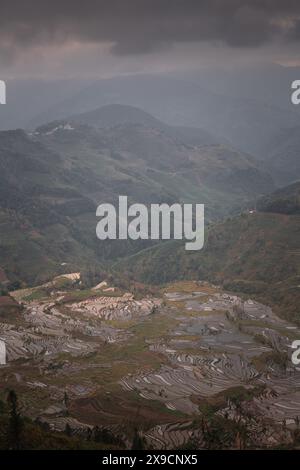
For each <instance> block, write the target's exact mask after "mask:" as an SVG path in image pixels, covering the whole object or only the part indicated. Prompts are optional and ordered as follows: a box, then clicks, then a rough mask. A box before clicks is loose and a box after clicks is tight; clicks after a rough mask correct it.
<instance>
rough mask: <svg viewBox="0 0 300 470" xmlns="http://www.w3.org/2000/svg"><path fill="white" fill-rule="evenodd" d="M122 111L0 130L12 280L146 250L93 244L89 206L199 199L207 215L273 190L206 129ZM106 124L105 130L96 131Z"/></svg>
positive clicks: (5, 252) (4, 234)
mask: <svg viewBox="0 0 300 470" xmlns="http://www.w3.org/2000/svg"><path fill="white" fill-rule="evenodd" d="M126 109H127V107H126ZM125 111H126V110H125ZM125 111H124V110H123V114H122V115H120V110H119V108H117V110H116V108H115V107H113V109H110V107H108V109H107V107H106V109H104V110H103V109H102V110H98V111H95V112H94V113H92V116H90V115H89V116H87V115H84V119H85V120H86V121H88V122H89V125H87V124H86V123H84V122H83V123H80V122H79V121H77V120H76V119H75V118H74V121H71V122H54V123H50V124H48V125H45V126H43V127H41V128H39V129H37V131H36V132H34V133H32V134H27V133H25V132H24V131H22V130H17V131H6V132H0V170H1V171H0V196H1V199H0V268H1V269H2V270H4V272H5V275H6V276H7V277H8V279H9V281H10V282H15V281H21V282H25V283H26V284H36V283H41V282H43V281H46V280H48V279H49V278H50V277H52V276H53V275H55V274H59V273H61V272H64V271H68V272H70V271H71V270H79V269H80V270H82V271H84V270H85V269H91V268H93V267H94V266H96V268H97V269H102V265H103V263H104V264H106V263H107V262H111V261H113V260H116V259H119V258H122V257H124V256H128V255H132V254H134V253H136V252H138V251H140V250H142V249H144V248H149V247H151V243H150V242H146V241H143V242H131V241H126V240H125V241H112V242H110V241H106V242H105V243H104V242H102V243H101V242H99V240H97V238H96V236H95V228H96V224H97V219H96V216H95V211H96V207H97V206H98V205H99V204H100V203H103V202H113V203H116V202H117V199H118V196H119V195H127V196H128V198H129V203H133V202H140V203H145V204H150V203H156V202H158V203H160V202H165V203H172V202H197V203H204V204H206V209H207V213H206V215H207V220H208V221H209V220H210V221H212V220H217V219H219V218H220V217H223V216H224V215H226V214H230V213H233V212H236V211H238V210H239V208H240V207H241V206H243V205H244V206H245V205H247V201H248V200H249V199H253V198H254V197H256V196H257V195H260V194H264V193H267V192H268V190H270V189H271V188H272V187H273V183H272V179H271V178H270V177H269V176H268V175H267V174H266V173H264V172H263V171H262V170H261V169H260V168H259V166H258V165H257V164H256V162H255V160H253V159H252V158H251V157H249V156H247V155H244V154H241V153H239V152H237V151H235V150H233V149H231V148H230V147H227V146H226V145H225V144H223V143H219V142H218V141H214V139H213V138H211V139H209V138H208V136H207V133H202V132H201V131H199V134H197V131H196V130H195V129H193V130H190V131H188V130H187V129H184V128H180V129H178V128H170V127H169V126H166V125H164V124H163V123H160V121H157V120H156V119H154V118H152V117H151V116H149V115H147V114H146V113H144V112H142V111H140V110H137V109H136V108H133V110H132V109H129V110H127V111H128V114H126V112H125ZM145 115H146V117H145ZM120 116H121V118H122V119H121V122H120ZM126 116H128V119H129V121H126V119H125V117H126ZM100 118H101V119H102V121H101V119H100ZM78 119H79V118H78ZM82 119H83V118H82V116H81V117H80V120H82ZM99 119H100V121H99ZM105 119H106V121H105ZM75 121H76V122H75ZM104 121H105V122H106V123H107V125H108V127H107V126H106V127H100V128H99V127H97V126H98V125H99V122H100V123H101V122H102V123H103V125H104V124H105V122H104ZM137 121H138V122H137ZM92 124H93V125H92Z"/></svg>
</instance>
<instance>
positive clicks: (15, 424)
mask: <svg viewBox="0 0 300 470" xmlns="http://www.w3.org/2000/svg"><path fill="white" fill-rule="evenodd" d="M7 403H8V405H9V407H10V412H9V415H10V417H9V423H8V445H9V448H10V449H15V450H18V449H20V448H21V438H22V430H23V420H22V418H21V415H20V412H19V406H18V397H17V394H16V392H15V391H14V390H10V391H9V392H8V396H7Z"/></svg>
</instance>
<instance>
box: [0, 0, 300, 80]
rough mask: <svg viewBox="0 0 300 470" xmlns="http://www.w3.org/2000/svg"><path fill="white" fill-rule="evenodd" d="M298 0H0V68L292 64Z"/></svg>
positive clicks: (28, 72) (67, 70)
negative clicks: (238, 63)
mask: <svg viewBox="0 0 300 470" xmlns="http://www.w3.org/2000/svg"><path fill="white" fill-rule="evenodd" d="M299 46H300V2H299V0H248V1H247V0H109V1H108V0H85V1H82V0H59V1H54V0H52V1H49V0H26V2H25V1H23V2H20V1H19V0H1V2H0V75H1V76H2V77H4V78H5V77H6V76H7V77H28V76H53V77H65V76H66V77H70V76H76V77H77V76H86V77H88V76H110V75H114V74H119V73H133V72H153V71H169V70H173V69H177V68H179V69H180V68H186V67H201V66H202V65H203V66H206V65H207V64H219V63H224V64H226V63H227V64H228V63H231V62H235V61H245V62H249V61H263V62H277V63H282V64H300V57H299V52H298V51H299Z"/></svg>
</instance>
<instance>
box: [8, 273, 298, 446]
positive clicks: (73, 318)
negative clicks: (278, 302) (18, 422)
mask: <svg viewBox="0 0 300 470" xmlns="http://www.w3.org/2000/svg"><path fill="white" fill-rule="evenodd" d="M99 286H100V287H99V288H98V289H94V290H93V289H92V290H91V291H89V292H85V293H84V295H83V293H82V292H80V291H76V290H75V291H73V292H71V293H70V292H67V291H66V292H64V291H61V290H59V289H57V288H55V283H54V284H53V285H51V284H50V286H49V285H48V290H47V289H45V287H43V294H42V295H37V292H38V288H36V289H37V290H34V291H30V292H27V291H26V292H16V293H15V298H16V300H17V301H18V302H19V303H20V304H22V305H23V311H22V313H20V314H19V316H18V317H17V318H15V317H13V318H11V319H9V318H8V319H6V320H5V321H2V322H1V324H0V339H1V341H3V342H4V343H5V345H6V354H7V360H6V365H3V366H0V384H1V388H0V393H1V395H2V394H3V393H4V390H5V389H7V388H8V387H11V388H14V389H16V390H17V392H18V394H19V396H20V399H21V401H22V409H23V412H24V414H27V415H28V416H29V417H31V418H32V419H37V420H38V421H39V422H41V423H44V424H46V425H47V426H49V427H50V429H54V430H58V431H64V430H65V428H66V426H67V425H68V429H69V430H71V432H72V433H73V434H80V435H83V436H85V435H89V436H90V435H91V433H93V430H94V429H95V427H97V429H98V430H99V429H102V430H103V431H105V432H106V433H110V434H111V435H112V436H113V437H114V438H115V439H117V440H118V442H121V443H122V445H123V447H124V448H130V446H131V439H132V432H133V430H134V429H139V433H140V434H141V435H142V438H143V442H144V443H145V447H146V448H153V449H166V448H167V449H174V448H182V447H184V446H188V445H190V443H191V442H194V443H197V446H198V447H201V446H203V447H205V446H206V440H207V435H206V434H207V433H205V426H208V425H205V426H204V424H203V423H207V422H211V421H210V420H211V419H217V420H219V421H220V420H221V422H222V423H223V421H222V420H224V423H239V424H238V425H239V426H240V423H243V426H247V436H248V438H247V439H248V440H247V442H246V443H244V444H243V445H244V446H250V447H274V446H278V445H286V446H289V445H291V444H292V442H293V433H294V432H295V431H297V430H298V428H299V418H300V368H297V367H296V366H294V365H293V364H292V362H291V353H292V350H291V344H292V342H293V340H295V339H300V330H299V329H298V328H297V327H296V326H295V325H292V324H289V323H288V322H287V321H285V320H282V319H281V318H279V317H278V316H277V315H275V313H274V312H273V311H272V309H271V308H270V307H268V306H265V305H263V304H261V303H258V302H256V301H255V300H253V299H242V298H241V297H239V296H237V295H233V294H229V293H226V292H223V291H222V290H221V289H219V288H217V287H215V286H211V285H209V284H207V283H200V282H180V283H177V284H173V285H170V286H167V287H166V288H164V289H162V290H161V291H158V292H157V296H153V295H152V296H149V295H148V296H145V297H144V298H138V299H136V298H135V297H134V295H133V294H131V293H129V292H120V291H118V290H115V288H113V287H109V288H107V287H105V286H106V283H104V285H103V286H101V285H99ZM104 287H105V288H104ZM39 297H40V298H39ZM66 395H67V396H68V403H66V399H65V397H66ZM224 423H223V424H224ZM228 432H229V431H228ZM224 445H225V444H224ZM239 445H240V444H239ZM231 446H232V445H231Z"/></svg>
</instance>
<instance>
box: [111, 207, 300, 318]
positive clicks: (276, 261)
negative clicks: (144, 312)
mask: <svg viewBox="0 0 300 470" xmlns="http://www.w3.org/2000/svg"><path fill="white" fill-rule="evenodd" d="M299 258H300V217H299V215H284V214H275V213H259V212H257V213H255V214H242V215H241V216H238V217H235V218H231V219H228V220H227V221H225V222H224V223H220V224H217V225H214V226H212V227H211V228H210V229H208V230H207V233H206V243H205V247H204V249H203V250H201V251H199V252H186V251H185V249H184V246H183V245H182V244H181V243H178V242H169V243H164V244H162V245H160V246H158V247H156V248H153V249H150V250H147V251H144V252H141V253H139V254H137V255H135V256H132V257H131V258H129V259H127V260H123V261H120V262H119V263H118V264H117V265H115V266H114V269H115V270H116V271H118V270H123V272H125V273H126V275H127V276H129V277H132V278H135V279H138V280H139V281H143V282H148V283H153V284H159V283H164V282H169V281H172V280H174V279H185V278H189V279H208V280H210V281H213V282H216V283H220V284H223V285H224V286H225V287H226V288H228V289H231V290H237V291H241V292H245V293H248V294H251V295H256V296H257V297H258V298H260V299H263V300H265V301H267V302H271V303H274V304H277V305H279V306H280V307H281V308H280V311H281V313H282V315H285V316H288V317H290V318H291V319H294V320H297V321H300V313H299V308H298V305H299V300H300V295H299V287H298V286H299V284H300V259H299Z"/></svg>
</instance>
